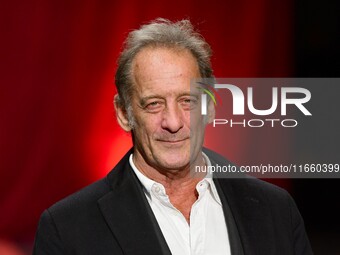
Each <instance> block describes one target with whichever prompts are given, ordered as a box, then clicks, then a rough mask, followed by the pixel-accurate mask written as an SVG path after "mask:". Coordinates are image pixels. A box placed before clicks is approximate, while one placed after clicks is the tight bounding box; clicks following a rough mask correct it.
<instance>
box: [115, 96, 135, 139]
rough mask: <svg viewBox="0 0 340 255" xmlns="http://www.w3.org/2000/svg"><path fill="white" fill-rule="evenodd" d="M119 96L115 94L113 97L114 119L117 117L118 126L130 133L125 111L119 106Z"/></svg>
mask: <svg viewBox="0 0 340 255" xmlns="http://www.w3.org/2000/svg"><path fill="white" fill-rule="evenodd" d="M119 101H120V100H119V96H118V94H116V95H115V96H114V100H113V103H114V106H115V110H116V117H117V121H118V124H119V126H120V127H121V128H122V129H124V130H125V131H126V132H129V131H131V127H130V125H129V119H128V117H127V112H126V110H125V108H124V107H123V106H122V105H121V104H120V102H119Z"/></svg>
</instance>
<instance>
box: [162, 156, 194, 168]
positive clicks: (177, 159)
mask: <svg viewBox="0 0 340 255" xmlns="http://www.w3.org/2000/svg"><path fill="white" fill-rule="evenodd" d="M183 156H184V155H183V154H182V155H169V156H168V157H166V158H164V157H163V158H162V159H161V160H160V165H162V166H163V167H164V168H167V169H174V170H176V169H181V168H184V167H186V166H188V165H189V161H190V160H189V157H183Z"/></svg>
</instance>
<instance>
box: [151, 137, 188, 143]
mask: <svg viewBox="0 0 340 255" xmlns="http://www.w3.org/2000/svg"><path fill="white" fill-rule="evenodd" d="M187 139H189V138H183V139H176V140H173V139H169V140H164V139H159V140H158V141H159V142H162V143H166V144H181V143H183V142H185V141H186V140H187Z"/></svg>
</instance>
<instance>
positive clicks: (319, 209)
mask: <svg viewBox="0 0 340 255" xmlns="http://www.w3.org/2000/svg"><path fill="white" fill-rule="evenodd" d="M339 11H340V2H339V1H316V0H312V1H305V0H303V1H296V2H295V24H296V25H295V31H294V37H295V40H294V45H295V47H294V48H295V51H294V55H295V68H294V76H295V77H323V78H326V77H339V74H340V73H339V72H340V61H339V59H340V47H339V45H340V16H339ZM327 89H328V90H329V88H325V90H327ZM315 92H316V93H319V94H322V93H323V92H324V90H323V88H322V87H320V88H318V89H317V90H316V91H315ZM339 94H340V87H339V88H337V89H336V90H334V88H333V91H332V90H330V91H328V93H325V96H322V99H323V100H319V101H318V102H315V101H314V102H313V100H312V105H311V108H313V109H314V112H316V111H318V106H320V105H324V106H326V107H323V109H325V110H327V112H326V111H325V112H323V113H322V115H323V117H321V118H318V120H317V121H316V120H315V121H313V122H311V123H310V128H308V129H303V130H299V129H298V131H297V133H296V134H295V139H294V148H295V149H294V154H295V159H296V160H301V159H302V160H303V159H305V160H306V161H307V160H308V161H314V162H315V161H322V159H327V160H328V162H339V158H340V149H339V142H340V136H339V126H340V125H339V122H340V120H339V110H340V109H339V99H338V96H339ZM293 196H294V198H295V200H296V203H297V204H298V206H299V209H300V212H301V214H302V215H303V216H304V220H305V224H306V228H307V230H308V232H309V237H310V240H311V243H312V245H313V248H314V251H315V253H316V254H340V243H339V241H340V216H339V215H340V203H339V201H340V180H339V179H336V180H332V179H317V180H312V179H301V180H296V179H295V180H293Z"/></svg>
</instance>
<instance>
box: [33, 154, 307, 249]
mask: <svg viewBox="0 0 340 255" xmlns="http://www.w3.org/2000/svg"><path fill="white" fill-rule="evenodd" d="M205 153H206V154H207V155H208V156H209V158H210V160H211V161H212V164H219V165H223V164H229V162H227V161H225V160H224V159H223V158H222V157H220V156H219V155H217V154H215V153H213V152H211V151H208V150H205ZM130 154H131V151H130V152H129V153H127V154H126V155H125V156H124V157H123V159H122V160H121V161H120V162H119V163H118V164H117V166H116V167H115V168H114V169H113V170H112V171H111V172H110V173H109V174H108V175H107V177H106V178H104V179H102V180H99V181H97V182H95V183H93V184H92V185H90V186H88V187H86V188H84V189H82V190H80V191H79V192H77V193H75V194H73V195H71V196H69V197H67V198H65V199H63V200H62V201H60V202H58V203H56V204H55V205H53V206H52V207H50V208H49V209H47V210H45V211H44V213H43V214H42V216H41V219H40V222H39V227H38V231H37V234H36V240H35V246H34V252H33V254H35V255H43V254H44V255H46V254H51V255H56V254H80V255H90V254H91V255H106V254H110V255H116V254H117V255H118V254H119V255H121V254H131V255H132V254H134V255H137V254H141V255H153V254H154V255H161V254H171V253H170V250H169V248H168V246H167V243H166V241H165V239H164V237H163V235H162V232H161V230H160V228H159V226H158V223H157V221H156V218H155V216H154V215H153V213H152V210H151V208H150V206H149V204H148V202H147V200H146V197H145V195H144V193H143V190H142V186H141V184H140V183H139V181H138V179H137V177H136V176H135V174H134V172H133V171H132V169H131V167H130V164H129V155H130ZM214 182H215V184H216V187H217V191H218V193H219V196H220V198H221V201H222V204H223V210H224V214H225V219H226V223H227V227H228V232H229V239H230V240H229V241H230V246H231V252H232V255H239V254H260V255H267V254H268V255H274V254H282V255H289V254H298V255H300V254H301V255H302V254H312V251H311V248H310V244H309V241H308V238H307V236H306V233H305V229H304V224H303V220H302V218H301V216H300V214H299V212H298V210H297V208H296V205H295V203H294V201H293V200H292V198H291V197H290V196H289V194H288V193H287V192H286V191H285V190H283V189H281V188H278V187H276V186H274V185H271V184H269V183H266V182H263V181H260V180H258V179H255V178H240V179H227V178H224V179H223V178H219V179H214ZM207 255H210V254H207ZM211 255H213V254H211Z"/></svg>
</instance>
